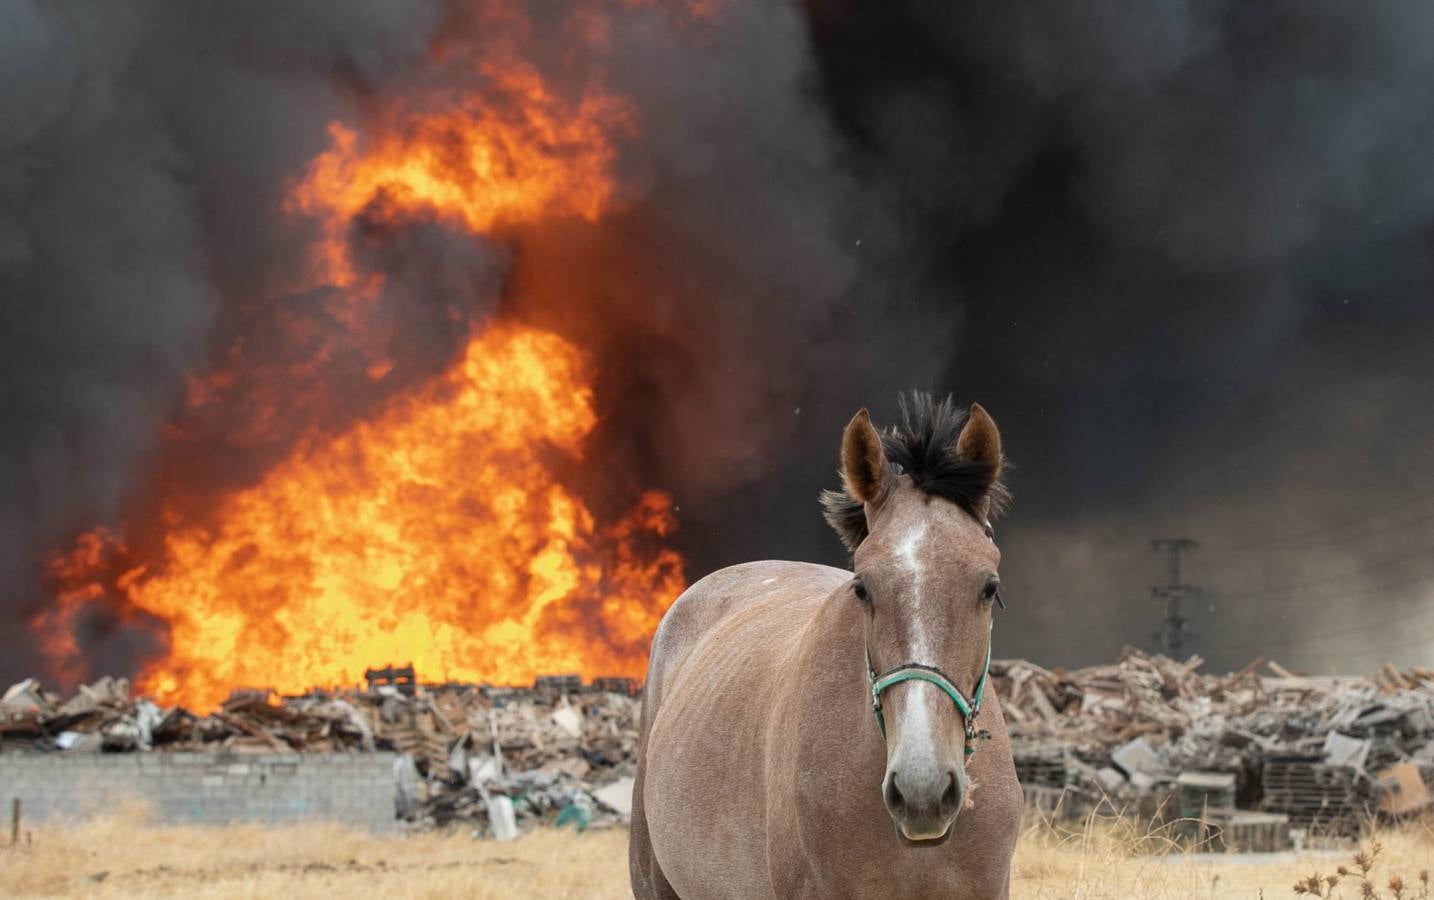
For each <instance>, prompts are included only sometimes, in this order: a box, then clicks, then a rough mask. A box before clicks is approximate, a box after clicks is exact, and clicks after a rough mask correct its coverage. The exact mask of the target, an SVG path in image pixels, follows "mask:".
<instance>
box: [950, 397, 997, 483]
mask: <svg viewBox="0 0 1434 900" xmlns="http://www.w3.org/2000/svg"><path fill="white" fill-rule="evenodd" d="M956 457H957V459H961V460H964V461H965V462H974V463H984V464H986V465H987V466H989V467H990V472H991V476H990V478H991V481H992V482H994V481H995V480H996V479H997V478H1000V477H1001V469H1002V468H1003V467H1004V466H1005V464H1006V461H1005V457H1003V456H1002V455H1001V432H1000V430H999V429H998V428H996V420H995V419H992V418H991V414H990V413H988V412H986V409H985V407H983V406H982V405H981V404H979V403H972V404H971V415H970V416H968V417H967V419H966V426H965V427H964V428H962V429H961V436H960V437H958V438H956Z"/></svg>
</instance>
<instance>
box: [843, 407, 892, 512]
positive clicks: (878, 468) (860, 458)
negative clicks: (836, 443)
mask: <svg viewBox="0 0 1434 900" xmlns="http://www.w3.org/2000/svg"><path fill="white" fill-rule="evenodd" d="M885 475H886V451H885V450H883V449H882V448H881V435H879V434H877V433H876V429H875V428H874V427H872V424H871V416H870V415H868V414H867V411H866V409H865V408H863V409H862V410H860V411H859V412H857V414H856V415H854V416H852V417H851V421H850V422H848V423H847V425H846V431H844V432H842V436H841V478H842V481H843V482H844V483H845V484H846V490H847V493H848V494H851V496H852V497H853V498H854V499H856V500H860V501H861V502H862V503H871V502H873V501H875V500H876V498H877V497H879V496H881V487H882V479H883V478H884V477H885Z"/></svg>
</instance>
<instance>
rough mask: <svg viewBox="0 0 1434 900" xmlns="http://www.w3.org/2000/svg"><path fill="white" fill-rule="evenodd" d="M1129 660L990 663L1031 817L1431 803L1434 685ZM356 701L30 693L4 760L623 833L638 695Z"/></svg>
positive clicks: (1260, 841) (619, 684) (610, 681)
mask: <svg viewBox="0 0 1434 900" xmlns="http://www.w3.org/2000/svg"><path fill="white" fill-rule="evenodd" d="M1200 664H1201V660H1200V658H1199V657H1192V658H1190V659H1188V660H1186V661H1184V662H1179V661H1176V660H1172V659H1168V658H1166V657H1163V656H1151V655H1148V654H1145V653H1141V652H1140V651H1137V650H1127V651H1126V652H1125V653H1124V654H1123V655H1122V656H1121V658H1120V660H1119V661H1118V662H1115V663H1113V664H1110V665H1102V666H1091V667H1088V668H1083V669H1076V670H1071V671H1062V670H1051V669H1045V668H1042V667H1041V666H1038V665H1035V664H1034V663H1031V662H1027V661H1025V660H994V661H992V663H991V675H992V678H993V686H994V688H995V689H996V691H997V692H998V694H999V696H1000V698H1001V703H1002V706H1003V709H1004V711H1005V715H1006V719H1007V724H1008V728H1009V731H1010V734H1011V744H1012V751H1013V754H1014V756H1015V763H1016V771H1017V774H1018V775H1019V776H1020V779H1021V782H1022V784H1023V785H1024V787H1025V789H1026V796H1027V801H1028V803H1030V804H1031V805H1032V806H1033V807H1035V808H1036V809H1038V810H1040V811H1042V812H1044V813H1046V814H1047V815H1080V814H1082V813H1084V812H1085V811H1087V810H1089V809H1091V808H1092V807H1094V806H1095V805H1097V804H1100V803H1103V802H1106V801H1111V802H1113V803H1114V804H1115V805H1116V806H1118V807H1119V808H1122V809H1125V810H1127V811H1134V812H1137V813H1141V814H1148V815H1150V816H1152V817H1155V816H1165V817H1170V816H1172V815H1178V816H1180V817H1181V818H1190V817H1192V816H1198V817H1199V819H1200V821H1201V828H1205V827H1206V825H1207V824H1209V823H1212V822H1215V821H1216V820H1217V819H1218V820H1219V823H1220V824H1221V827H1222V828H1223V829H1224V831H1223V837H1222V838H1220V840H1221V841H1223V842H1224V843H1226V844H1230V843H1232V842H1233V841H1235V840H1236V838H1235V837H1233V836H1236V835H1244V837H1239V838H1238V840H1239V841H1242V842H1243V844H1244V846H1246V847H1249V846H1251V845H1259V846H1266V845H1268V846H1270V847H1278V846H1280V845H1281V843H1282V842H1283V841H1285V840H1287V838H1288V832H1289V829H1290V828H1294V829H1297V830H1303V831H1305V832H1308V833H1311V834H1314V833H1323V834H1341V833H1343V834H1347V833H1350V832H1352V831H1353V830H1354V829H1356V828H1357V826H1358V823H1359V821H1360V820H1361V819H1362V818H1364V817H1365V816H1367V815H1368V814H1369V813H1370V812H1372V811H1373V812H1383V813H1388V814H1393V815H1402V814H1406V813H1411V812H1415V811H1418V810H1421V809H1424V808H1426V807H1427V806H1429V804H1430V791H1429V789H1428V787H1427V785H1434V672H1431V671H1429V670H1425V669H1412V670H1410V671H1407V672H1400V671H1397V670H1395V669H1394V667H1392V666H1385V667H1384V668H1382V669H1381V670H1380V671H1379V672H1378V673H1376V674H1375V675H1374V676H1373V677H1371V678H1346V677H1313V676H1300V675H1296V674H1293V673H1291V672H1289V671H1287V670H1285V669H1283V668H1282V667H1280V666H1279V665H1278V664H1276V663H1268V664H1266V663H1262V662H1260V663H1255V664H1252V665H1251V666H1249V667H1247V668H1246V669H1244V670H1242V671H1240V672H1234V673H1231V674H1227V675H1210V674H1203V673H1201V672H1199V667H1200ZM365 677H366V681H367V688H366V689H362V690H359V689H355V690H348V691H339V692H332V693H325V692H312V693H310V694H307V695H304V696H298V697H277V696H275V695H274V694H272V693H271V692H267V691H263V690H237V691H235V692H234V693H233V694H232V695H231V697H230V698H229V700H228V701H227V702H226V703H225V704H224V705H223V706H222V707H221V708H220V709H218V710H215V711H214V712H212V713H209V714H208V715H204V716H199V715H195V714H192V713H190V712H188V711H186V710H184V709H182V708H171V709H162V708H160V707H158V706H156V705H155V704H154V703H152V702H150V701H149V700H146V699H137V698H134V697H132V696H131V695H130V688H129V684H128V683H127V682H126V681H125V680H124V679H115V678H103V679H101V680H99V681H97V682H95V683H94V684H90V685H85V686H83V687H81V688H80V689H79V691H78V693H76V694H75V695H74V696H72V697H69V698H61V697H57V696H55V695H53V694H50V693H48V692H46V691H44V690H42V689H41V687H40V685H39V684H38V683H36V682H35V681H34V680H27V681H23V682H21V683H19V684H17V685H14V686H13V687H11V688H10V689H9V690H8V691H7V692H6V693H5V694H4V697H3V699H0V750H30V751H65V752H81V751H85V750H90V751H105V752H125V751H152V752H164V751H169V750H205V751H224V752H231V753H244V752H270V751H283V752H294V751H299V752H365V751H372V750H392V751H395V752H397V753H398V754H400V755H399V757H398V762H397V764H396V767H395V772H394V776H395V781H396V786H397V791H396V792H397V795H398V812H399V815H400V816H401V817H402V818H404V819H406V820H409V821H411V822H414V823H418V824H426V825H447V824H450V823H471V824H472V825H473V826H474V827H476V828H477V829H479V830H480V831H482V832H484V833H489V834H499V835H503V834H507V833H516V830H517V829H518V828H520V827H522V826H523V825H525V824H528V823H533V822H538V821H545V822H555V823H568V822H571V823H573V824H575V825H577V826H578V827H587V826H589V825H600V824H606V823H611V822H616V821H621V820H622V819H624V818H625V817H626V815H627V813H628V805H629V803H630V799H631V785H632V781H631V774H632V769H633V764H634V758H635V754H636V746H637V728H638V707H639V703H640V701H639V699H638V697H637V689H638V685H637V684H636V683H635V682H633V681H632V680H630V679H625V678H605V679H597V680H595V681H594V682H593V683H591V684H588V685H584V684H583V683H582V680H581V679H580V678H578V677H577V676H569V675H556V676H544V677H542V678H539V679H538V680H537V682H536V683H535V684H534V686H533V687H532V688H521V689H520V688H495V687H491V686H487V685H455V684H445V685H423V684H420V683H419V682H418V680H417V678H416V676H415V675H414V673H413V670H412V667H411V666H410V667H405V668H402V669H394V668H392V667H388V668H385V669H373V670H370V671H369V672H367V673H365Z"/></svg>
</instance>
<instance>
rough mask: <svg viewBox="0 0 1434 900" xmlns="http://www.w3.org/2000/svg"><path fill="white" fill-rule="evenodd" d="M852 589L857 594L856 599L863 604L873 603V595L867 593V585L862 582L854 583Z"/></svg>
mask: <svg viewBox="0 0 1434 900" xmlns="http://www.w3.org/2000/svg"><path fill="white" fill-rule="evenodd" d="M851 589H852V590H853V591H855V592H856V599H858V600H860V601H861V602H862V603H870V602H871V595H869V594H868V593H867V592H866V585H864V584H862V583H861V582H860V581H858V582H856V583H854V584H853V585H852V586H851Z"/></svg>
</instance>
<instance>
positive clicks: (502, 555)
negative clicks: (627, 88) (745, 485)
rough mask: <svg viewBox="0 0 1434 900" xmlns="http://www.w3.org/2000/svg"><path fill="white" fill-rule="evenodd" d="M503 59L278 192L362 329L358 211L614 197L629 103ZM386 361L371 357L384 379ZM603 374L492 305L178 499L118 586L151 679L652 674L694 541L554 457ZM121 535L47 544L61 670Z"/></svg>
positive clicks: (539, 212)
mask: <svg viewBox="0 0 1434 900" xmlns="http://www.w3.org/2000/svg"><path fill="white" fill-rule="evenodd" d="M494 59H495V60H497V62H493V63H490V64H485V65H484V66H482V67H480V69H481V71H480V74H481V75H482V76H483V78H482V81H483V84H484V85H485V87H484V88H483V89H482V90H481V92H478V93H474V94H472V95H471V96H469V97H468V98H467V99H466V101H465V102H462V103H460V104H459V105H458V106H457V107H456V108H445V109H444V111H443V112H441V113H430V114H421V113H412V112H409V111H408V110H406V109H405V108H403V107H402V106H398V105H395V106H394V107H393V108H392V109H389V110H387V111H386V112H381V113H379V114H378V115H377V119H378V120H379V122H380V124H379V125H377V126H373V127H371V128H370V129H369V131H370V132H371V134H370V135H369V136H368V137H367V138H365V139H362V140H361V139H360V137H359V133H358V131H356V130H355V129H354V128H351V127H349V126H346V125H344V124H342V123H333V124H331V125H330V127H329V133H330V136H331V139H332V144H331V146H330V148H329V149H328V150H327V151H325V152H324V153H323V154H321V155H320V156H319V157H318V158H317V159H315V160H314V161H313V163H312V164H311V165H310V167H309V169H308V170H307V172H306V174H305V175H304V177H303V178H302V179H300V180H299V181H297V182H296V183H295V184H294V186H293V189H292V191H291V194H290V198H289V201H288V203H287V204H286V207H285V209H286V211H287V212H289V213H291V214H295V215H303V216H308V217H313V218H315V219H316V220H317V221H318V224H319V238H318V239H317V240H316V242H315V244H314V246H312V247H311V248H310V251H311V252H310V259H311V260H312V262H313V264H314V269H313V271H312V273H311V277H312V278H313V280H314V282H315V283H316V284H323V285H328V286H331V287H334V288H339V289H341V292H342V297H343V302H344V303H345V304H347V314H346V315H345V316H343V317H341V321H343V323H344V325H345V326H346V327H348V328H350V329H352V330H353V331H354V332H355V333H361V332H362V331H363V329H364V328H365V327H366V325H367V322H366V321H365V318H364V313H365V309H366V304H365V302H364V301H365V298H367V297H371V296H373V294H374V292H375V291H376V290H378V289H379V288H381V287H382V285H383V277H384V276H383V274H382V273H381V272H380V273H360V272H359V271H358V266H357V265H356V264H355V262H354V260H353V259H352V258H351V255H350V250H349V248H350V243H349V242H350V237H351V235H352V234H353V232H354V230H355V223H356V222H358V221H360V220H362V221H364V222H372V221H374V220H375V218H377V219H378V220H380V221H386V222H389V223H401V222H403V221H406V220H407V219H408V218H409V217H412V216H426V217H427V218H429V219H437V220H438V221H440V222H442V223H444V224H445V225H446V226H447V227H450V228H454V229H460V230H461V231H464V232H469V233H472V234H475V235H479V234H482V235H489V236H492V235H498V234H500V233H501V232H503V230H504V229H505V227H506V226H509V225H516V224H524V225H528V224H533V223H538V222H541V221H543V220H545V219H547V218H550V217H579V218H584V219H589V220H592V219H596V218H599V217H600V216H601V215H603V213H604V212H605V211H606V210H607V208H608V206H609V205H610V203H611V202H612V198H613V195H614V187H613V180H612V176H611V173H610V168H611V164H612V161H613V158H614V155H615V154H614V151H613V147H612V143H611V136H612V135H613V134H615V133H617V132H619V131H621V130H624V129H627V128H630V127H631V126H632V117H631V113H630V112H629V110H628V109H627V106H626V105H625V104H624V103H623V102H622V101H621V100H620V99H617V98H614V97H611V96H609V95H606V94H604V93H602V92H601V91H598V90H588V91H587V92H585V93H584V94H583V95H582V96H581V97H580V98H579V99H578V100H576V101H564V100H562V99H560V98H559V97H558V96H556V95H555V94H554V93H553V92H552V91H550V90H549V89H548V87H547V86H546V85H545V84H544V82H543V80H542V78H541V77H540V75H539V73H538V72H537V71H536V70H535V69H534V68H533V67H532V66H530V65H527V64H526V63H524V62H523V61H522V60H521V59H518V58H515V57H514V56H513V54H512V53H499V54H496V55H495V56H494ZM499 63H501V64H499ZM389 365H390V363H389V362H388V361H386V360H382V359H374V360H372V362H371V364H370V365H369V373H370V375H371V377H381V376H382V374H383V373H384V372H386V371H387V369H388V366H389ZM592 374H593V373H592V369H591V364H590V361H589V360H587V359H586V358H585V357H584V354H583V353H582V352H581V351H580V350H579V349H578V348H576V347H575V346H573V345H572V344H570V343H569V342H567V341H566V340H564V339H563V338H561V337H559V336H557V335H555V334H552V333H549V332H546V331H541V330H538V329H535V328H532V327H529V326H525V325H523V324H520V323H517V322H511V321H498V322H495V323H493V324H490V325H489V326H488V327H486V328H483V329H475V331H474V337H473V338H472V339H471V341H470V343H469V345H468V347H467V349H466V352H465V353H463V355H462V358H461V359H460V360H459V361H458V362H457V363H456V364H455V365H454V366H453V367H452V368H451V369H450V370H449V371H448V372H446V373H445V374H444V375H442V376H441V377H439V378H437V379H435V380H434V381H432V382H431V383H428V384H424V385H420V386H418V387H416V388H414V389H411V390H409V391H408V392H407V393H403V394H400V395H398V396H396V397H393V398H391V399H390V401H389V402H388V403H387V405H385V406H384V408H383V409H382V410H380V411H379V412H378V413H377V414H375V415H373V416H371V417H370V418H368V419H366V420H363V421H360V422H357V423H355V424H353V425H351V426H350V427H348V428H347V429H346V430H344V431H342V432H340V433H337V434H328V435H325V434H321V433H318V432H314V433H311V434H309V435H307V436H306V437H304V438H303V439H302V440H301V441H300V442H299V443H298V444H297V446H296V447H295V449H294V450H293V452H292V453H291V454H290V456H289V457H288V458H287V459H285V460H284V461H282V462H280V463H279V464H277V465H275V466H274V467H272V468H271V469H269V470H268V471H267V472H266V473H265V474H264V475H263V476H262V477H261V478H260V480H259V481H258V482H257V483H255V484H253V485H252V486H251V487H248V488H246V489H244V490H240V491H237V492H235V493H232V494H229V495H227V496H225V497H223V498H222V499H221V500H220V501H219V505H218V507H217V509H216V510H214V512H213V515H212V516H211V517H209V518H207V519H206V522H205V524H197V523H194V522H190V521H184V518H183V516H180V515H177V514H173V513H172V511H169V510H166V511H164V512H163V513H162V515H163V516H164V521H165V523H166V531H165V534H164V539H163V552H162V558H159V559H156V560H153V561H150V562H148V563H144V562H143V561H141V562H140V563H138V564H136V566H135V567H132V568H131V569H130V570H129V571H127V572H125V573H124V574H123V575H122V576H120V577H119V578H118V579H117V580H114V579H111V584H110V586H109V588H108V591H109V592H110V595H111V596H113V595H114V594H115V593H118V594H119V595H120V596H121V597H122V598H123V600H124V601H125V603H126V604H127V605H128V607H129V608H131V609H133V610H138V611H142V612H143V613H146V614H148V615H149V616H152V617H154V618H156V619H158V620H160V621H162V622H163V623H166V624H167V627H168V630H169V646H168V650H167V652H166V653H165V655H163V656H161V657H158V658H155V659H152V660H149V661H148V663H147V664H146V666H145V667H144V669H143V671H142V672H141V673H140V676H139V679H138V684H139V687H140V688H141V689H142V690H145V691H147V692H150V693H152V694H153V695H155V696H156V698H157V699H159V700H161V701H163V702H169V703H182V704H185V705H189V706H192V707H196V708H200V709H207V708H211V707H213V706H215V705H216V704H218V703H220V702H222V701H223V699H224V698H225V697H226V696H227V695H228V693H229V691H230V690H231V689H232V688H234V687H236V686H271V687H274V688H276V689H278V690H279V691H281V692H295V691H301V690H305V689H307V688H309V687H313V686H328V685H334V684H343V683H352V682H354V681H355V680H356V679H357V678H358V677H359V676H360V674H361V673H362V672H363V670H364V669H365V668H367V667H369V666H372V665H383V664H386V663H395V664H402V663H406V662H412V663H414V665H415V667H416V668H417V670H418V672H419V674H420V675H421V676H423V677H426V678H443V679H455V680H464V681H485V680H487V681H494V682H499V683H520V682H526V681H530V680H531V679H532V678H533V676H535V675H537V674H541V673H545V672H569V671H576V672H580V673H582V674H585V675H589V676H593V675H602V674H614V675H631V676H639V677H640V676H641V675H642V674H643V670H644V668H645V651H646V642H647V639H648V638H649V636H650V635H651V633H652V631H653V629H654V628H655V627H656V624H657V621H658V619H659V618H660V616H661V614H662V612H663V611H664V610H665V608H666V606H667V604H669V603H670V602H671V601H672V600H673V599H674V598H675V597H676V595H677V594H678V593H679V592H680V591H681V590H682V588H683V586H684V581H683V571H682V560H681V558H680V557H679V556H678V555H677V554H676V553H675V552H674V551H672V550H670V549H665V548H663V547H662V546H661V542H662V540H663V539H664V538H665V537H666V536H667V535H669V534H670V533H671V531H672V529H673V528H674V527H675V525H676V522H675V519H674V516H673V513H672V509H671V503H670V500H669V498H668V497H667V496H666V495H664V494H662V493H660V492H656V491H649V492H647V493H645V494H643V495H642V496H641V499H640V500H639V501H638V502H637V504H636V505H635V507H634V508H633V509H632V510H631V512H630V513H628V514H627V515H626V516H625V517H623V518H621V519H620V520H618V521H617V522H614V523H606V524H605V523H601V522H599V521H597V520H596V519H595V517H594V515H593V514H592V512H591V511H590V510H589V509H588V508H587V506H586V505H585V504H584V503H583V501H582V500H581V499H580V498H579V496H578V495H577V494H576V493H575V492H574V491H573V490H572V486H571V484H570V481H571V478H570V476H568V475H566V474H564V473H568V472H571V471H574V470H575V468H577V467H575V466H574V463H577V462H580V461H581V460H582V459H583V455H584V452H585V446H586V442H587V439H588V438H589V436H590V435H591V434H592V432H593V431H594V429H595V428H596V427H597V424H598V415H597V412H596V411H595V409H594V398H593V393H592V390H591V388H590V387H589V385H590V384H591V377H592ZM233 383H234V380H233V379H232V378H230V377H229V376H228V375H227V373H226V372H225V370H223V369H218V370H216V371H213V372H210V373H206V374H204V375H197V376H195V377H192V378H191V379H190V384H189V401H190V404H191V405H192V406H198V405H209V404H215V403H223V402H225V399H224V398H225V396H226V395H225V391H226V390H228V389H229V388H230V386H231V385H232V384H233ZM270 387H271V388H272V389H273V390H275V392H276V395H281V394H282V389H283V385H282V384H280V385H272V386H270ZM261 418H262V417H261ZM263 424H264V423H263V422H259V423H257V424H255V425H253V426H251V427H254V428H262V427H263ZM161 506H164V504H161ZM128 552H129V551H128V550H126V548H125V546H124V541H123V539H122V538H120V537H118V536H116V535H113V534H108V533H106V532H104V531H101V530H96V531H95V532H92V533H91V534H89V535H87V536H85V537H83V538H82V539H81V540H80V541H79V542H78V543H77V545H76V546H75V547H74V548H73V549H71V550H70V551H68V552H65V553H61V554H57V555H56V556H55V557H54V558H53V559H52V560H51V567H50V568H51V574H52V576H53V577H54V578H55V580H56V582H57V583H59V584H60V585H61V586H62V589H61V590H60V591H59V593H58V596H57V602H56V604H55V606H54V607H53V608H52V609H50V610H46V611H43V612H42V613H41V614H39V615H37V616H36V617H35V619H34V620H33V621H32V625H33V626H34V627H35V628H36V630H37V632H38V633H39V634H40V635H41V637H42V640H44V641H46V647H47V648H48V649H49V651H50V653H51V654H52V656H53V657H54V659H55V661H56V663H57V666H59V667H61V668H63V667H64V666H65V665H67V664H69V665H71V666H73V664H74V663H75V659H74V657H75V656H76V654H78V653H79V648H78V646H77V645H76V642H75V640H74V637H73V628H74V623H75V618H76V615H77V613H78V611H79V610H80V609H82V608H83V607H84V606H85V605H86V604H89V603H93V602H96V601H97V600H98V599H100V597H101V596H102V595H104V594H105V590H104V589H101V588H99V587H97V586H96V584H95V581H96V579H98V578H100V576H99V574H98V573H99V570H100V569H101V568H102V565H101V558H102V557H104V556H105V555H106V554H109V555H111V556H112V557H119V558H122V557H125V556H126V555H127V554H128ZM111 567H112V566H111Z"/></svg>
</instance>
